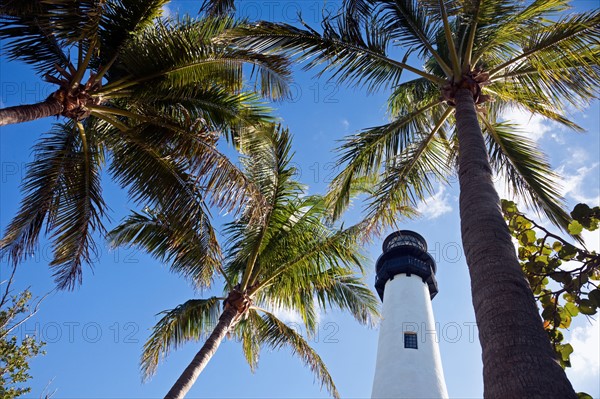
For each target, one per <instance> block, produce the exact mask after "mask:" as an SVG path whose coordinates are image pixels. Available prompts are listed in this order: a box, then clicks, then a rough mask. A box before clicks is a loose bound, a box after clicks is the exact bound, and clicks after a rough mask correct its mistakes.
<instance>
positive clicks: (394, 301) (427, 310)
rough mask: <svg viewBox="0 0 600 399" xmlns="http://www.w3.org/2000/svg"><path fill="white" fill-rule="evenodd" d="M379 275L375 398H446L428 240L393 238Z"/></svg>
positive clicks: (404, 233)
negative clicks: (379, 307) (379, 312)
mask: <svg viewBox="0 0 600 399" xmlns="http://www.w3.org/2000/svg"><path fill="white" fill-rule="evenodd" d="M375 270H376V274H377V277H376V281H375V289H376V290H377V293H378V294H379V297H380V298H381V300H382V301H383V311H382V320H381V325H380V329H379V343H378V347H377V361H376V365H375V379H374V381H373V391H372V394H371V397H372V398H373V399H379V398H394V399H399V398H411V399H412V398H428V399H433V398H447V397H448V392H447V390H446V382H445V380H444V373H443V370H442V361H441V358H440V350H439V346H438V336H437V333H436V328H435V321H434V318H433V310H432V307H431V300H432V299H433V298H434V297H435V295H436V294H437V293H438V287H437V282H436V280H435V271H436V265H435V261H434V259H433V257H432V256H431V255H430V254H429V253H427V243H426V241H425V239H424V238H423V237H422V236H421V235H419V234H417V233H415V232H413V231H409V230H400V231H397V232H395V233H392V234H390V235H389V236H388V237H387V238H386V239H385V241H384V242H383V254H381V256H380V257H379V259H377V263H376V266H375Z"/></svg>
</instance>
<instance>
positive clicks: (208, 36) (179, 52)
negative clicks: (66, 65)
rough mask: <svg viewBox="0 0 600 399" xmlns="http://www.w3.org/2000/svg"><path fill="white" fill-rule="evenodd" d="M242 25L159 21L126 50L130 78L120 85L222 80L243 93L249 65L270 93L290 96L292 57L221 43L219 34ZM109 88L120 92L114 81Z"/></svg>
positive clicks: (123, 64) (164, 85) (214, 21)
mask: <svg viewBox="0 0 600 399" xmlns="http://www.w3.org/2000/svg"><path fill="white" fill-rule="evenodd" d="M238 25H239V23H238V22H236V21H235V20H234V19H232V18H206V19H201V20H192V19H189V18H185V19H183V20H181V21H172V20H160V21H158V22H156V23H155V24H154V25H153V26H152V27H151V28H147V29H146V30H144V32H142V33H141V34H140V35H139V36H138V37H136V38H135V39H133V40H130V41H129V42H128V45H127V46H126V48H124V49H123V51H122V53H121V54H120V57H119V61H120V64H119V65H120V67H121V68H123V69H124V70H125V71H126V72H127V74H128V75H129V76H130V78H129V79H128V82H127V84H125V85H121V88H120V89H121V90H123V89H125V88H127V87H131V86H135V85H142V84H143V85H146V84H152V85H153V86H158V87H159V88H161V87H162V88H164V89H166V88H172V89H181V88H185V87H187V86H192V87H193V86H195V85H198V84H200V85H203V86H204V87H206V86H209V87H210V86H212V85H215V84H216V85H218V86H219V87H221V88H222V89H224V90H231V91H234V92H239V91H241V89H242V83H243V80H242V76H243V66H244V65H246V64H248V65H251V66H252V67H253V68H254V69H255V71H256V73H257V76H258V77H259V84H258V85H259V86H260V89H261V91H262V93H263V94H264V95H265V96H268V97H271V98H280V97H284V96H286V95H287V93H288V87H287V83H288V80H289V77H290V72H289V62H288V61H287V59H285V58H284V57H281V56H277V55H267V54H262V53H260V52H258V51H253V50H250V49H236V48H232V47H230V46H227V45H226V44H223V43H217V42H216V39H217V38H218V36H219V35H221V34H224V32H226V31H227V30H230V29H232V28H235V27H236V26H238ZM116 87H117V88H119V85H118V84H117V85H116ZM105 90H115V86H111V84H110V83H109V84H108V85H107V86H106V88H105Z"/></svg>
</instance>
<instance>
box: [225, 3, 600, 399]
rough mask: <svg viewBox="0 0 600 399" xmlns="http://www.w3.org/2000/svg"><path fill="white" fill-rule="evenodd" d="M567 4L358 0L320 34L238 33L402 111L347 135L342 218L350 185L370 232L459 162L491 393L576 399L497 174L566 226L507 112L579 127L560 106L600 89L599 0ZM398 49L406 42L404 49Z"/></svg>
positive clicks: (339, 200) (336, 188)
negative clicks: (504, 118) (575, 6)
mask: <svg viewBox="0 0 600 399" xmlns="http://www.w3.org/2000/svg"><path fill="white" fill-rule="evenodd" d="M568 4H569V2H568V1H566V0H550V1H547V0H543V1H542V0H540V1H532V2H527V3H523V2H511V1H501V0H490V1H480V0H445V1H444V0H405V1H397V0H395V1H392V0H371V1H369V0H347V1H346V2H345V8H344V10H343V11H342V12H341V13H340V15H337V16H333V17H331V18H327V19H326V20H325V21H324V22H323V30H322V33H319V32H317V31H316V30H315V29H312V28H310V27H308V26H306V25H305V28H304V29H299V28H296V27H293V26H289V25H285V24H278V23H268V22H262V23H257V24H256V25H254V26H252V27H244V28H241V29H238V30H236V31H234V32H230V33H229V34H228V35H227V38H228V39H230V40H233V41H234V43H235V44H236V45H238V46H243V47H245V48H252V49H254V50H255V51H262V52H265V53H266V54H287V55H291V56H295V57H296V58H297V59H299V60H308V63H307V64H306V68H307V69H310V68H315V67H319V66H322V69H321V71H320V72H319V74H323V73H326V72H331V73H332V75H331V76H332V77H331V78H332V79H335V80H337V81H338V82H340V83H348V84H354V85H356V86H362V87H366V88H367V89H368V90H369V91H370V92H375V91H379V90H383V89H390V90H391V95H390V97H389V101H388V106H389V111H390V114H391V117H392V120H391V122H390V123H388V124H385V125H382V126H377V127H373V128H370V129H366V130H364V131H363V132H361V133H360V134H358V135H355V136H352V137H350V138H349V139H348V141H347V142H346V143H345V144H344V146H343V147H342V149H341V151H342V153H341V156H340V163H341V164H344V165H345V168H344V170H343V171H342V172H341V173H340V174H339V175H338V176H337V178H336V179H335V180H334V182H333V183H332V187H331V188H332V192H331V194H330V197H329V199H330V203H331V204H332V206H333V208H334V210H335V215H339V214H340V213H341V211H342V210H343V209H344V208H345V207H346V206H347V205H348V203H349V199H350V196H351V193H352V192H353V191H355V190H358V189H361V188H364V187H365V185H367V186H368V185H371V186H370V187H369V192H370V193H371V194H372V196H371V201H370V203H369V206H368V217H367V219H368V220H369V224H370V226H371V229H377V228H378V226H380V225H381V224H383V225H388V224H392V223H394V218H395V217H396V216H397V214H398V212H399V211H402V210H405V209H407V208H408V209H409V208H411V206H414V204H415V203H416V202H417V201H419V200H420V199H422V198H424V197H426V196H427V195H428V194H430V193H431V192H432V190H433V180H434V179H440V180H442V181H445V178H446V177H447V176H448V174H449V173H451V171H452V169H453V166H454V165H456V166H457V168H458V178H459V184H460V216H461V231H462V241H463V247H464V251H465V254H466V258H467V264H468V267H469V272H470V277H471V291H472V298H473V305H474V308H475V315H476V320H477V323H478V328H479V338H480V342H481V345H482V349H483V366H484V369H483V374H484V387H485V392H484V394H485V396H486V397H490V398H505V397H540V398H541V397H556V398H558V397H561V398H574V397H576V395H575V393H574V391H573V388H572V386H571V384H570V382H569V381H568V380H567V378H566V375H565V373H564V371H563V370H562V369H561V367H560V365H559V364H558V362H557V359H555V357H554V354H553V352H552V349H551V346H550V343H549V340H548V337H547V335H546V334H545V332H544V329H543V326H542V322H541V319H540V316H539V314H538V310H537V308H536V305H535V301H534V299H533V295H532V292H531V289H530V287H529V285H528V283H527V281H526V280H525V278H524V276H523V273H522V272H521V270H520V269H519V262H518V260H517V258H516V255H515V248H514V246H513V244H512V243H511V239H510V235H509V232H508V229H507V226H506V225H505V223H504V221H503V220H502V214H501V212H500V204H499V198H498V194H497V193H496V190H495V188H494V185H493V182H492V175H493V173H494V172H496V173H504V174H505V176H506V178H507V182H508V184H509V186H510V187H511V188H512V189H513V191H514V192H515V193H517V194H519V195H521V196H522V197H524V198H525V200H526V201H527V202H528V203H529V204H530V205H532V206H533V207H535V208H536V209H538V210H541V211H542V212H543V213H545V214H546V215H547V216H548V217H549V218H550V220H552V221H553V222H554V223H556V224H558V225H559V226H561V227H563V228H564V227H566V225H567V223H568V221H569V217H568V215H567V213H566V212H565V211H564V210H563V206H562V199H561V197H560V195H559V189H558V188H557V187H556V184H555V180H554V179H555V175H554V173H553V172H552V170H551V168H550V165H549V164H548V162H547V161H546V158H545V157H544V156H543V154H542V153H541V152H540V151H539V150H538V149H537V148H536V146H535V143H533V142H532V141H531V140H528V139H526V138H525V137H524V136H523V135H522V134H519V132H516V131H515V130H514V128H513V126H511V125H510V124H508V123H502V122H498V120H499V116H500V115H501V112H502V111H503V110H505V109H507V108H509V107H517V108H519V109H521V110H525V111H528V112H531V113H532V114H537V115H542V116H544V117H546V118H548V119H550V120H552V121H555V122H557V123H560V124H562V125H565V126H567V127H569V128H573V129H575V130H581V129H580V128H579V126H577V125H576V124H575V123H574V122H572V121H570V120H569V119H568V118H567V117H566V116H564V115H563V112H564V109H565V107H567V106H569V105H572V106H575V107H582V106H585V105H586V104H589V102H590V101H591V100H592V99H594V98H597V97H598V93H599V90H598V88H599V87H600V45H599V43H600V11H598V10H595V11H591V12H586V13H581V14H574V13H573V14H569V15H564V13H562V12H563V11H564V10H566V9H567V8H568ZM398 47H400V48H402V49H404V50H405V52H404V54H403V55H402V54H400V56H399V57H395V55H396V54H397V53H398ZM391 48H392V49H393V50H392V51H390V49H391ZM421 65H423V67H421ZM403 73H404V74H410V75H411V76H410V78H411V80H406V79H403ZM451 127H454V131H452V130H451V129H450V128H451Z"/></svg>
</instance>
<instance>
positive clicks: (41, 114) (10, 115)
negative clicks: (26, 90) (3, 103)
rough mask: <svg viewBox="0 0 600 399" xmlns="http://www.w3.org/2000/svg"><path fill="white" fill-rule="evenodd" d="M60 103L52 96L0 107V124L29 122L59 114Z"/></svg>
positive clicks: (61, 107) (61, 108) (60, 110)
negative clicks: (40, 100) (23, 103)
mask: <svg viewBox="0 0 600 399" xmlns="http://www.w3.org/2000/svg"><path fill="white" fill-rule="evenodd" d="M62 110H63V106H62V104H61V103H60V102H59V101H58V100H57V99H56V98H54V97H53V96H50V97H48V98H47V99H45V100H44V101H42V102H40V103H36V104H26V105H17V106H15V107H7V108H2V109H0V126H4V125H11V124H14V123H22V122H29V121H33V120H36V119H41V118H46V117H48V116H53V115H60V113H61V112H62Z"/></svg>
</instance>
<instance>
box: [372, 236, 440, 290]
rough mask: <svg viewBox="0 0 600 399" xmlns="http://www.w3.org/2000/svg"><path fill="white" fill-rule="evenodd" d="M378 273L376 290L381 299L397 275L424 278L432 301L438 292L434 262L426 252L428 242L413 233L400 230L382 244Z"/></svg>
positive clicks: (377, 266) (376, 268)
mask: <svg viewBox="0 0 600 399" xmlns="http://www.w3.org/2000/svg"><path fill="white" fill-rule="evenodd" d="M375 272H376V274H377V277H376V280H375V289H376V290H377V293H378V294H379V297H380V298H381V300H383V292H384V290H385V284H386V283H387V282H388V280H392V279H393V278H394V276H396V275H398V274H406V275H407V276H410V275H412V274H415V275H417V276H419V277H421V279H422V280H423V282H425V283H427V285H428V286H429V294H430V295H431V299H433V297H435V295H436V294H437V293H438V287H437V282H436V280H435V272H436V265H435V260H434V259H433V257H432V256H431V255H430V254H429V253H428V252H427V242H426V241H425V239H424V238H423V237H422V236H421V235H420V234H417V233H415V232H414V231H410V230H400V231H396V232H394V233H392V234H390V235H389V236H387V238H386V239H385V241H384V242H383V254H381V256H380V257H379V259H377V263H375Z"/></svg>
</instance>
